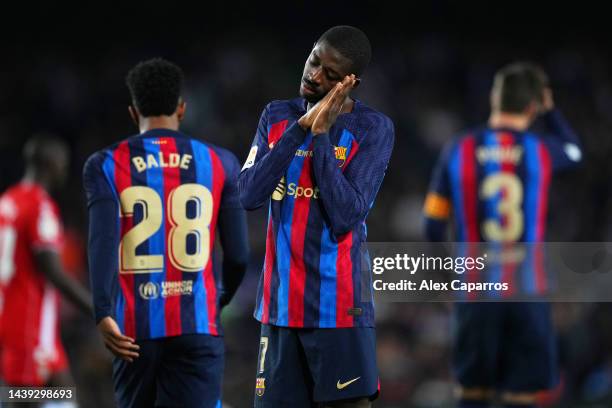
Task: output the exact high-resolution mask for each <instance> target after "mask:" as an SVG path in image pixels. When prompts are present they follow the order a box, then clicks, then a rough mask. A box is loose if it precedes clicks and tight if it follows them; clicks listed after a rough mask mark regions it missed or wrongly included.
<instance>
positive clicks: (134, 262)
mask: <svg viewBox="0 0 612 408" xmlns="http://www.w3.org/2000/svg"><path fill="white" fill-rule="evenodd" d="M120 202H121V217H133V216H134V209H135V208H136V206H137V205H141V206H142V208H143V218H142V221H141V222H139V223H138V224H137V225H135V226H134V227H132V228H131V229H130V230H129V231H128V232H127V233H126V234H125V235H124V236H123V238H122V239H121V243H120V244H119V255H120V259H119V265H120V268H119V271H120V273H129V274H133V273H158V272H162V271H163V269H164V254H152V255H136V248H137V247H138V246H139V245H140V244H142V243H143V242H145V241H146V240H148V239H149V238H151V237H152V236H153V235H154V234H155V233H156V232H157V231H158V230H159V228H160V227H161V225H162V221H163V220H162V217H163V208H162V199H161V197H160V196H159V194H158V193H157V192H156V191H155V190H153V189H152V188H150V187H145V186H132V187H128V188H126V189H125V190H123V192H122V193H121V196H120ZM189 202H193V203H194V204H195V208H196V210H195V214H196V215H195V217H193V218H188V217H187V203H189ZM166 208H167V217H168V221H169V223H170V226H171V227H170V231H169V233H168V242H167V255H168V258H169V260H170V262H171V263H172V265H173V266H174V267H175V268H177V269H179V270H181V271H183V272H199V271H201V270H202V269H203V268H204V267H205V266H206V264H207V263H208V259H209V256H210V249H209V248H210V222H211V220H212V209H213V199H212V194H211V192H210V190H209V189H207V188H206V187H204V186H202V185H200V184H183V185H180V186H178V187H177V188H175V189H173V190H172V191H171V192H170V194H168V202H167V207H166ZM189 235H193V236H194V237H195V238H196V246H195V247H196V250H195V252H194V253H193V254H188V253H187V237H188V236H189Z"/></svg>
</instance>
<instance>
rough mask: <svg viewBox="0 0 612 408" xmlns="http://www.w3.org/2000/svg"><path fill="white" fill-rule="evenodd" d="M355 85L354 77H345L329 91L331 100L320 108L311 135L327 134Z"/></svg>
mask: <svg viewBox="0 0 612 408" xmlns="http://www.w3.org/2000/svg"><path fill="white" fill-rule="evenodd" d="M355 83H356V79H355V75H352V74H351V75H347V76H345V77H344V79H343V80H342V82H339V83H338V84H336V87H335V88H334V89H333V90H331V91H330V93H331V94H332V95H331V98H329V100H328V101H327V103H325V105H323V106H322V107H321V109H320V110H319V113H318V114H317V117H316V118H315V120H314V122H313V124H312V127H311V131H312V134H313V135H320V134H323V133H327V132H329V128H331V127H332V125H333V124H334V123H335V122H336V118H337V117H338V115H339V114H340V113H342V107H343V106H344V102H345V101H346V97H347V96H348V94H349V93H350V92H351V90H352V89H353V88H354V87H355Z"/></svg>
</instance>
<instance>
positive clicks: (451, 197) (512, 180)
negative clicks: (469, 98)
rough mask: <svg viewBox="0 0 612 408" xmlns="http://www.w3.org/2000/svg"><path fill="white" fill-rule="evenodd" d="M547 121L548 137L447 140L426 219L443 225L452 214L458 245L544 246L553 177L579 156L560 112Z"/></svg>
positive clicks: (493, 133) (484, 133) (502, 133)
mask: <svg viewBox="0 0 612 408" xmlns="http://www.w3.org/2000/svg"><path fill="white" fill-rule="evenodd" d="M545 119H546V121H547V122H548V124H549V126H550V127H551V128H552V133H551V134H541V135H540V134H536V133H534V132H531V131H525V132H518V131H513V130H510V129H490V128H486V127H485V128H481V129H475V130H473V131H468V132H465V133H463V134H461V135H459V136H457V137H455V138H454V139H453V140H451V142H450V143H448V144H447V146H446V147H445V149H444V151H443V153H442V154H441V156H440V159H439V160H438V164H437V166H436V168H435V170H434V173H433V178H432V181H431V184H430V188H429V193H428V197H427V200H426V203H425V215H426V217H428V218H430V219H432V220H441V221H445V220H446V219H447V218H449V216H450V214H451V213H452V214H453V216H454V217H453V218H454V227H455V228H454V235H455V240H457V241H462V242H479V241H487V242H541V241H543V240H544V239H545V233H546V218H547V212H548V194H549V187H550V182H551V177H552V174H553V172H554V171H557V170H561V169H566V168H570V167H573V166H575V165H576V164H577V163H578V162H579V161H580V157H581V151H580V147H579V142H578V139H577V137H576V136H575V134H574V133H573V131H572V130H571V129H570V128H569V125H567V123H566V122H565V121H564V120H563V118H562V117H561V115H560V113H559V112H558V111H554V112H550V113H548V114H547V116H546V118H545Z"/></svg>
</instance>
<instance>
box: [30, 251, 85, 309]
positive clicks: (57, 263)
mask: <svg viewBox="0 0 612 408" xmlns="http://www.w3.org/2000/svg"><path fill="white" fill-rule="evenodd" d="M35 257H36V263H37V265H38V268H39V269H40V271H41V272H42V273H43V274H44V275H45V277H46V278H47V279H48V280H49V281H50V282H51V283H52V284H53V286H55V287H56V288H57V290H58V291H59V292H60V293H61V294H62V296H64V297H65V298H66V299H68V300H69V301H70V302H71V303H72V304H74V305H75V306H76V307H78V308H79V309H80V310H81V311H82V312H83V313H85V314H87V315H89V316H91V315H92V304H91V300H90V296H89V293H88V292H87V291H86V290H85V289H84V288H83V287H82V286H81V285H80V284H79V283H78V282H76V281H75V280H74V279H72V278H70V277H69V276H68V275H66V274H65V273H64V271H63V268H62V264H61V260H60V257H59V254H57V253H55V252H52V251H41V252H38V253H36V255H35Z"/></svg>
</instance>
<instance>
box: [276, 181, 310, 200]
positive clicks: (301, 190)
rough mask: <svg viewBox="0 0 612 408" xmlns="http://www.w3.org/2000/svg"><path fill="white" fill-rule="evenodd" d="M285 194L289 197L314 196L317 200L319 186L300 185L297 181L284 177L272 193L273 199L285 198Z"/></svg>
mask: <svg viewBox="0 0 612 408" xmlns="http://www.w3.org/2000/svg"><path fill="white" fill-rule="evenodd" d="M285 195H288V196H289V197H295V198H300V197H305V198H314V199H315V200H316V199H318V198H319V188H318V187H302V186H298V185H297V184H296V183H289V185H287V182H286V180H285V178H284V177H283V178H282V179H281V181H280V182H279V183H278V185H277V186H276V189H275V190H274V192H273V193H272V199H273V200H276V201H280V200H282V199H283V198H285Z"/></svg>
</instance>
